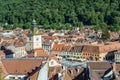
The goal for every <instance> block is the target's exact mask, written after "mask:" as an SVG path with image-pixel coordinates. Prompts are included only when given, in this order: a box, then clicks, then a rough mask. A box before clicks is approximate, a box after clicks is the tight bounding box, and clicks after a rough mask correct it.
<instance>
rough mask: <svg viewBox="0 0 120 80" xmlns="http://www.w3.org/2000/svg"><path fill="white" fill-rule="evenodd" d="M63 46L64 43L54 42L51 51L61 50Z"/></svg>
mask: <svg viewBox="0 0 120 80" xmlns="http://www.w3.org/2000/svg"><path fill="white" fill-rule="evenodd" d="M63 47H64V44H58V43H55V44H54V45H53V48H52V51H62V49H63Z"/></svg>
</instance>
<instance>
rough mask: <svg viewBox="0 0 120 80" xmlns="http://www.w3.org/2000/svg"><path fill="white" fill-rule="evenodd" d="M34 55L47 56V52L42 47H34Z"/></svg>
mask: <svg viewBox="0 0 120 80" xmlns="http://www.w3.org/2000/svg"><path fill="white" fill-rule="evenodd" d="M35 52H36V55H35V57H48V54H47V53H46V52H45V51H44V50H43V49H35Z"/></svg>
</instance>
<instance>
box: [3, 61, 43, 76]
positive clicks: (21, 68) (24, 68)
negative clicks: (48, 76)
mask: <svg viewBox="0 0 120 80" xmlns="http://www.w3.org/2000/svg"><path fill="white" fill-rule="evenodd" d="M2 64H3V65H4V67H5V69H6V71H7V72H8V73H9V74H16V75H17V74H18V75H19V74H22V75H27V73H28V72H29V73H30V72H32V70H34V69H35V68H36V67H40V66H41V64H42V61H41V60H27V59H25V60H24V59H3V60H2Z"/></svg>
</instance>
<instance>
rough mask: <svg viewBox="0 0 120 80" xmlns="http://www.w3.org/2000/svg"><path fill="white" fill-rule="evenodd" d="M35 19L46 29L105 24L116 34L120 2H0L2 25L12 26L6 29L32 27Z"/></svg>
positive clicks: (115, 0)
mask: <svg viewBox="0 0 120 80" xmlns="http://www.w3.org/2000/svg"><path fill="white" fill-rule="evenodd" d="M32 19H36V21H37V24H39V25H45V29H51V28H52V29H67V28H64V27H62V26H61V25H60V24H62V25H64V26H69V24H70V25H72V26H77V27H81V26H83V25H96V27H97V28H96V29H101V28H102V26H101V24H104V25H106V26H104V27H105V28H108V29H110V30H113V31H116V30H117V29H120V28H119V26H120V0H0V24H1V25H3V26H5V25H4V24H5V23H8V24H9V25H7V26H5V28H6V29H9V28H11V29H13V28H15V27H21V28H29V27H30V24H31V22H32ZM70 28H71V27H70ZM116 28H117V29H116Z"/></svg>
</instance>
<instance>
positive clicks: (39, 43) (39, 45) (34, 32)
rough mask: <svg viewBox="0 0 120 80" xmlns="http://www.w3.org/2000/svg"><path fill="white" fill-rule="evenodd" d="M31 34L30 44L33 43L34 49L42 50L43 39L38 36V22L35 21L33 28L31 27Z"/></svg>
mask: <svg viewBox="0 0 120 80" xmlns="http://www.w3.org/2000/svg"><path fill="white" fill-rule="evenodd" d="M30 31H31V34H32V36H31V37H30V42H31V43H32V49H40V48H42V39H41V35H40V34H37V33H38V32H39V29H38V28H37V24H36V20H35V19H33V21H32V26H31V29H30Z"/></svg>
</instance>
